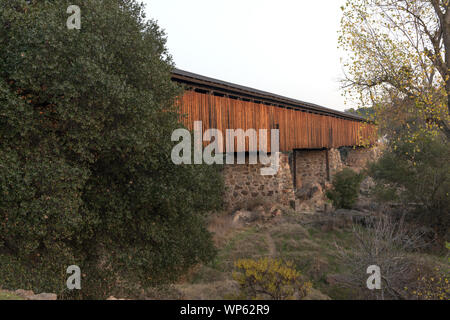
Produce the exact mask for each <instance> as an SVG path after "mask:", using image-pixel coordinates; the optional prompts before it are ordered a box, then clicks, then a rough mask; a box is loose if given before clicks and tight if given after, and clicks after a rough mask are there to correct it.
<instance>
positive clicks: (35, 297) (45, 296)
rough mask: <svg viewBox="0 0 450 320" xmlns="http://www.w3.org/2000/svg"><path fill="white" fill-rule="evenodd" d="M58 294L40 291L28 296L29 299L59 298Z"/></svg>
mask: <svg viewBox="0 0 450 320" xmlns="http://www.w3.org/2000/svg"><path fill="white" fill-rule="evenodd" d="M57 299H58V296H57V295H56V294H54V293H40V294H35V295H33V296H31V297H29V298H28V300H57Z"/></svg>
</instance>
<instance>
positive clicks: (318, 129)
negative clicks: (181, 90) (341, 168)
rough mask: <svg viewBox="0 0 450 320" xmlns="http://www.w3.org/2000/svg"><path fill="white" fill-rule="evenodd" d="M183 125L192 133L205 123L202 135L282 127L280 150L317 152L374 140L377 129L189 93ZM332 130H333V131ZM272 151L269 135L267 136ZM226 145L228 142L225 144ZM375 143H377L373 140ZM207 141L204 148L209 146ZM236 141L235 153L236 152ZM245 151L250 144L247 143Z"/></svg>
mask: <svg viewBox="0 0 450 320" xmlns="http://www.w3.org/2000/svg"><path fill="white" fill-rule="evenodd" d="M179 106H180V114H185V115H186V117H183V118H182V121H183V123H184V124H185V125H186V126H187V128H188V129H189V130H193V129H194V127H193V124H194V121H202V122H203V128H202V129H203V132H205V131H206V130H207V129H209V128H215V129H219V130H221V131H222V133H223V134H224V135H225V133H226V129H243V130H244V131H246V130H247V129H256V130H257V131H258V130H259V129H275V128H276V125H277V124H278V125H279V128H280V151H290V150H293V149H318V148H331V147H335V148H336V147H341V146H357V145H360V142H361V141H362V140H361V139H364V140H368V139H369V140H374V137H375V135H373V133H374V130H375V127H374V126H373V125H369V124H366V123H364V122H360V121H356V120H346V119H339V118H335V117H332V116H324V115H319V114H313V113H308V112H302V111H298V110H293V109H284V108H280V107H276V106H271V105H265V104H259V103H253V102H248V101H242V100H237V99H230V98H227V97H220V96H214V95H210V94H203V93H198V92H195V91H186V92H185V94H184V95H183V97H181V99H180V100H179ZM330 130H331V131H330ZM267 139H268V151H270V132H269V134H268V137H267ZM224 142H225V141H224ZM372 142H374V141H372ZM207 144H208V142H205V143H204V145H207ZM236 148H237V146H236V142H235V150H236ZM257 148H258V146H257ZM246 151H257V150H249V143H248V141H247V142H246Z"/></svg>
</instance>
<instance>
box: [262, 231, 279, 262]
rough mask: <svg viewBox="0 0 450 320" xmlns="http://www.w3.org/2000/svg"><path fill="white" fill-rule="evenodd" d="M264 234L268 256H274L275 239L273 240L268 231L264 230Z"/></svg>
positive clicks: (275, 249)
mask: <svg viewBox="0 0 450 320" xmlns="http://www.w3.org/2000/svg"><path fill="white" fill-rule="evenodd" d="M264 236H265V238H266V243H267V246H268V249H269V255H270V257H272V258H274V257H275V256H276V254H277V248H276V246H275V241H273V238H272V236H271V235H270V233H269V232H266V233H265V234H264Z"/></svg>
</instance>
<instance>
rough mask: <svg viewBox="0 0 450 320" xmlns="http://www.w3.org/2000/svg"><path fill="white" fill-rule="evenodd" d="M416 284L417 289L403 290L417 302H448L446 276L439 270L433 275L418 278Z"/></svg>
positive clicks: (447, 279) (448, 286)
mask: <svg viewBox="0 0 450 320" xmlns="http://www.w3.org/2000/svg"><path fill="white" fill-rule="evenodd" d="M418 271H419V270H418ZM417 284H418V285H417V288H415V289H408V288H405V290H406V291H407V292H409V293H410V294H412V296H413V297H415V298H416V299H418V300H450V283H449V277H448V274H446V273H444V272H442V271H441V270H440V269H439V268H437V269H436V270H435V272H433V275H429V276H419V278H418V279H417Z"/></svg>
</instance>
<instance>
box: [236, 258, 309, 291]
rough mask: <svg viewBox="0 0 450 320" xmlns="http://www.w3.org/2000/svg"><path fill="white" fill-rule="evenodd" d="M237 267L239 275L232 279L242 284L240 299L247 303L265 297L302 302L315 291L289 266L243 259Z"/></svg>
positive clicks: (271, 261) (268, 259)
mask: <svg viewBox="0 0 450 320" xmlns="http://www.w3.org/2000/svg"><path fill="white" fill-rule="evenodd" d="M235 267H236V268H237V272H234V273H233V278H234V279H235V280H236V281H237V282H238V283H239V285H240V287H241V296H242V297H244V298H245V299H261V298H264V297H266V296H268V297H270V298H271V299H273V300H291V299H294V298H295V297H297V298H299V299H301V298H304V297H305V296H306V295H308V293H309V291H310V289H311V287H312V284H311V283H310V282H306V281H304V280H303V279H302V276H301V274H300V272H298V271H297V270H295V268H294V267H293V264H292V263H289V262H286V263H283V262H282V261H281V260H275V259H270V258H263V259H259V260H252V259H242V260H238V261H236V262H235Z"/></svg>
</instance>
